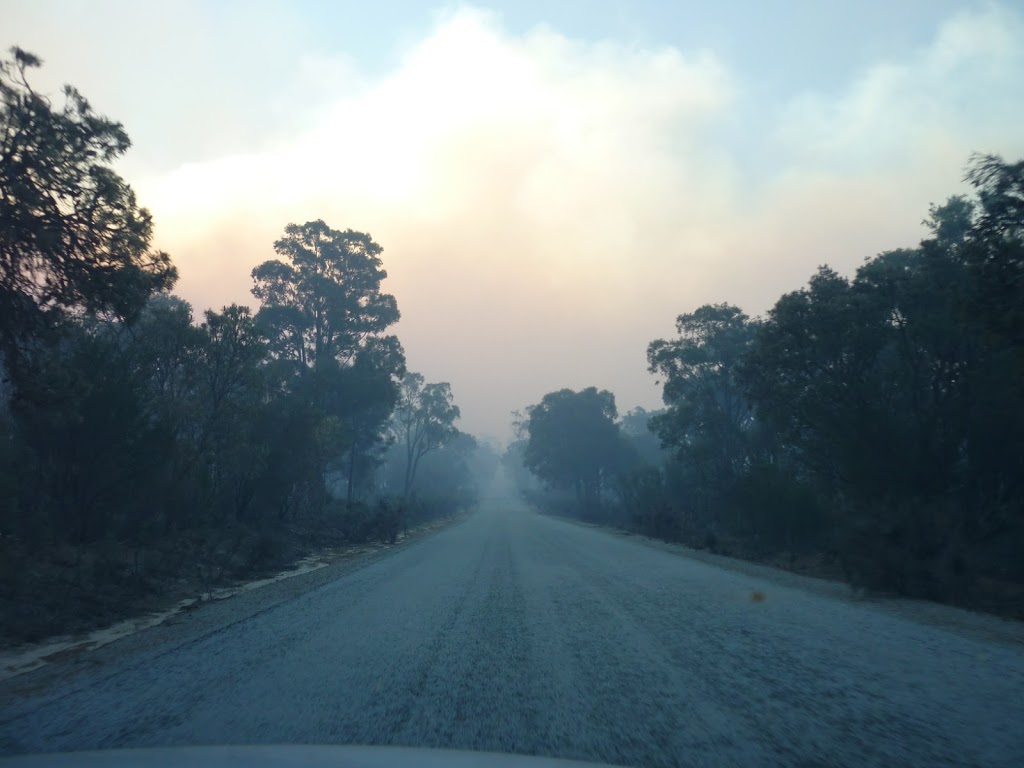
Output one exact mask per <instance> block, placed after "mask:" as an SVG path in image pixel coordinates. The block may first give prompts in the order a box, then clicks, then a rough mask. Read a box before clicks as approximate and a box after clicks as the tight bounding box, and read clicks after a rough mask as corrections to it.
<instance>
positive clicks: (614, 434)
mask: <svg viewBox="0 0 1024 768" xmlns="http://www.w3.org/2000/svg"><path fill="white" fill-rule="evenodd" d="M527 413H528V416H529V421H528V423H527V432H528V434H529V438H528V440H527V444H526V450H525V452H524V461H525V464H526V466H527V468H529V469H530V471H532V472H533V473H534V474H536V475H537V476H538V477H539V478H541V479H542V480H544V481H545V482H547V483H549V484H550V485H552V486H554V487H556V488H566V489H571V490H572V491H573V492H574V494H575V496H576V503H577V506H578V508H579V509H580V511H581V512H582V513H583V514H584V515H590V514H593V513H594V512H595V511H596V509H597V507H598V505H599V504H600V499H601V493H602V490H603V487H604V486H605V485H606V483H607V480H608V479H609V477H610V476H611V474H612V473H613V472H615V471H616V470H618V469H620V468H621V467H622V466H623V464H624V457H625V444H624V442H623V440H622V436H621V434H620V433H619V427H618V425H617V424H616V423H615V418H616V416H617V411H616V408H615V395H613V394H612V393H611V392H608V391H607V390H600V391H598V389H597V388H596V387H588V388H587V389H584V390H582V391H580V392H574V391H572V390H570V389H562V390H559V391H557V392H549V393H548V394H546V395H544V397H543V398H542V399H541V401H540V403H538V404H536V405H533V406H531V407H530V408H529V409H528V410H527Z"/></svg>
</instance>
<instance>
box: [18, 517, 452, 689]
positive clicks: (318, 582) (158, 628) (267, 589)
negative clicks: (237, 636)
mask: <svg viewBox="0 0 1024 768" xmlns="http://www.w3.org/2000/svg"><path fill="white" fill-rule="evenodd" d="M466 517H467V514H466V513H462V514H457V515H452V516H449V517H445V518H441V519H439V520H434V521H431V522H430V523H426V524H424V525H421V526H417V527H415V528H411V529H409V531H408V532H407V533H406V534H404V535H403V536H401V537H400V539H399V540H398V541H397V542H396V543H395V544H363V545H355V546H349V547H335V548H332V549H328V550H325V551H322V552H319V553H316V554H314V555H310V556H308V557H306V558H303V559H302V560H300V561H299V562H298V563H296V564H295V565H294V566H292V567H291V568H289V569H288V570H285V571H282V572H280V573H277V574H275V575H273V576H269V577H266V578H262V579H258V580H255V581H250V582H244V583H237V584H234V585H231V586H227V587H224V588H221V589H218V590H214V591H213V592H209V593H206V594H203V595H200V596H199V597H197V598H192V599H188V600H183V601H181V602H179V603H178V604H177V605H175V606H172V607H171V608H169V609H168V610H165V611H162V612H159V613H151V614H146V615H144V616H139V617H136V618H134V619H130V620H127V621H122V622H119V623H117V624H115V625H113V626H111V627H106V628H104V629H101V630H97V631H94V632H90V633H88V634H83V635H77V636H67V637H58V638H50V639H48V640H46V641H43V642H41V643H33V644H28V645H24V646H20V647H15V648H11V649H8V650H6V651H5V652H4V653H3V654H0V697H3V696H18V695H19V694H23V693H27V692H29V691H33V692H38V691H39V690H40V689H45V688H47V687H48V686H49V685H50V683H52V682H55V681H59V682H60V683H61V684H66V683H67V682H68V681H69V680H71V679H74V678H76V677H78V676H79V675H82V674H85V673H93V674H99V676H100V677H103V674H102V670H103V669H104V668H105V667H107V666H110V665H109V662H111V661H113V660H116V661H117V662H118V664H117V665H116V666H117V667H118V668H119V669H120V668H123V667H124V664H125V663H142V662H144V661H145V660H146V659H148V658H152V657H154V656H158V655H161V654H163V653H167V652H169V651H172V650H174V649H175V648H179V647H181V646H182V645H186V644H188V643H191V642H195V641H196V640H199V639H201V638H203V637H206V636H207V635H210V634H212V633H214V632H217V631H219V630H221V629H223V628H225V627H228V626H231V625H233V624H237V623H238V622H241V621H245V620H246V619H248V618H250V617H252V616H255V615H257V614H259V613H262V612H264V611H267V610H270V609H272V608H274V607H275V606H277V605H280V604H281V603H284V602H287V601H289V600H293V599H295V598H296V597H299V596H300V595H302V594H305V593H306V592H309V591H312V590H314V589H317V588H319V587H321V586H323V585H325V584H328V583H330V582H332V581H334V580H336V579H338V578H341V577H342V576H344V575H346V574H348V573H351V572H353V571H356V570H358V569H360V568H364V567H366V566H368V565H370V564H371V563H374V562H376V561H378V560H380V559H382V558H384V557H387V556H388V555H391V554H393V553H395V552H398V551H400V550H402V549H406V548H408V547H410V546H413V545H415V544H416V543H418V542H420V541H422V540H424V539H426V538H429V537H430V536H433V535H435V534H437V533H439V532H440V531H442V530H444V529H446V528H448V527H449V526H451V525H454V524H457V523H459V522H461V521H462V520H464V519H465V518H466ZM126 660H127V661H126Z"/></svg>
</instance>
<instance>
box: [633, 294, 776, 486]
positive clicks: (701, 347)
mask: <svg viewBox="0 0 1024 768" xmlns="http://www.w3.org/2000/svg"><path fill="white" fill-rule="evenodd" d="M755 328H756V325H755V324H754V323H751V322H750V320H749V319H748V318H747V316H746V315H745V314H744V313H743V312H742V311H740V310H739V309H738V308H737V307H734V306H731V305H729V304H715V305H711V304H708V305H705V306H703V307H700V308H699V309H697V310H696V311H694V312H693V313H690V314H684V315H680V316H679V317H678V318H677V320H676V330H677V331H678V332H679V337H678V338H676V339H671V340H661V339H659V340H657V341H652V342H651V344H650V345H649V346H648V348H647V362H648V369H649V370H650V371H651V373H657V374H659V375H660V376H662V377H663V380H664V389H663V394H662V397H663V399H664V401H665V405H666V406H668V408H667V410H666V411H665V412H664V413H662V414H659V415H657V416H655V417H654V418H653V419H652V420H651V428H652V429H653V431H654V432H655V433H656V434H657V435H658V436H659V437H660V438H661V441H662V444H663V445H664V446H665V447H667V448H672V449H674V450H675V452H676V455H677V458H679V459H681V460H683V461H684V462H688V463H692V464H693V465H694V466H696V467H697V468H698V469H699V472H700V474H701V475H702V478H703V481H704V483H705V484H706V485H709V486H713V487H715V488H717V489H720V488H723V487H725V486H726V485H727V484H729V483H730V482H731V481H732V480H733V479H734V478H735V477H736V475H737V474H738V472H739V471H740V470H741V468H742V466H743V465H744V463H745V462H746V460H747V458H748V457H747V452H746V446H745V440H746V435H745V432H746V429H747V427H748V426H749V424H750V422H751V419H752V415H751V410H750V405H749V403H748V402H747V400H746V398H745V397H744V396H743V392H742V388H741V387H740V384H739V382H738V381H737V372H738V370H739V366H740V362H741V361H742V359H743V355H744V354H745V353H746V351H747V349H749V347H750V344H751V342H752V340H753V337H754V330H755Z"/></svg>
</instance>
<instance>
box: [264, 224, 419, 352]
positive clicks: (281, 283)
mask: <svg viewBox="0 0 1024 768" xmlns="http://www.w3.org/2000/svg"><path fill="white" fill-rule="evenodd" d="M274 250H275V251H276V252H277V254H278V255H279V256H282V257H284V258H285V259H287V263H286V262H284V261H280V260H278V259H274V260H271V261H265V262H263V263H262V264H260V265H259V266H258V267H256V268H255V269H254V270H253V271H252V277H253V281H254V283H255V285H254V287H253V289H252V293H253V295H254V296H255V297H256V298H257V299H259V300H260V303H261V307H260V310H259V312H258V314H257V317H256V319H257V323H258V324H259V326H260V327H261V329H262V330H263V332H264V333H265V334H266V336H267V338H268V340H269V342H270V348H271V351H272V352H273V353H274V354H275V355H277V356H278V357H280V358H283V359H287V360H292V361H294V362H296V363H298V364H300V365H302V366H308V367H315V366H317V365H324V364H326V363H327V361H335V362H337V363H339V364H342V365H345V364H348V363H350V362H351V361H352V359H353V358H354V357H355V355H356V353H357V352H358V351H359V349H360V348H361V347H362V346H363V345H364V344H365V343H366V340H367V339H368V338H370V337H372V336H375V335H377V334H380V333H382V332H383V331H384V330H385V329H386V328H388V327H389V326H391V325H393V324H394V323H396V322H398V318H399V312H398V305H397V303H396V302H395V297H394V296H392V295H390V294H387V293H382V292H381V290H380V284H381V282H382V281H383V280H384V279H385V278H386V277H387V272H386V271H385V270H384V269H383V267H382V264H381V260H380V253H381V250H382V249H381V247H380V246H379V245H377V243H375V242H374V241H373V240H372V239H371V238H370V236H369V235H367V234H365V233H362V232H355V231H353V230H351V229H347V230H345V231H344V232H341V231H338V230H336V229H331V228H330V227H328V226H327V225H326V224H325V223H324V222H323V221H320V220H318V221H309V222H306V223H305V224H302V225H298V224H289V225H288V226H287V227H286V228H285V234H284V237H282V238H281V239H280V240H278V241H277V242H275V243H274Z"/></svg>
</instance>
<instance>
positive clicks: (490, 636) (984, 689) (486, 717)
mask: <svg viewBox="0 0 1024 768" xmlns="http://www.w3.org/2000/svg"><path fill="white" fill-rule="evenodd" d="M318 573H319V572H318ZM316 578H317V579H319V581H318V582H310V583H307V584H306V586H305V587H302V586H301V585H293V586H292V587H289V589H291V590H292V591H291V592H290V593H288V594H285V595H283V596H282V595H278V596H277V597H273V595H272V593H270V592H267V593H265V594H264V595H262V596H259V595H256V593H252V594H250V595H248V596H239V597H238V598H232V599H231V600H229V601H225V605H223V606H211V607H210V609H209V612H207V613H206V615H205V618H204V617H203V615H204V611H206V609H203V610H200V611H197V612H196V618H195V619H192V618H189V619H188V620H187V621H186V622H184V624H182V625H181V626H179V627H168V628H157V629H155V630H147V632H143V633H139V635H138V636H136V638H135V639H134V640H126V641H118V642H117V643H113V644H111V645H110V646H108V647H107V648H106V649H103V651H104V653H102V654H101V652H100V651H96V652H95V654H96V658H91V657H90V656H89V654H86V655H85V656H83V657H78V658H76V659H69V660H67V661H65V662H59V663H56V664H52V665H50V667H48V668H47V670H45V671H44V670H40V671H39V672H35V673H30V674H28V675H22V676H20V677H19V678H14V679H12V680H9V681H6V682H5V683H4V684H3V685H0V751H3V752H6V753H20V752H26V751H63V750H72V749H96V748H112V747H129V746H131V747H139V746H156V745H185V744H231V743H294V742H302V743H357V744H393V745H415V746H436V747H449V748H461V749H474V750H492V751H499V752H523V753H530V754H541V755H550V756H556V757H569V758H577V759H584V760H593V761H598V762H608V763H617V764H625V765H635V766H668V765H685V766H699V765H709V766H712V765H713V766H727V765H738V766H772V765H787V766H815V765H828V766H832V765H849V766H875V765H877V766H901V765H908V766H929V767H931V766H941V765H978V766H1021V765H1024V645H1022V644H1021V643H1020V637H1021V634H1020V632H1019V631H1018V625H1011V624H1009V623H1006V622H1002V623H1001V622H998V620H995V619H990V618H987V617H976V623H977V630H978V631H969V629H970V625H971V622H972V621H974V620H975V617H968V619H967V621H966V623H967V625H968V630H965V629H963V628H962V627H960V626H958V624H963V623H964V620H963V617H964V616H968V615H966V614H961V613H960V612H953V611H951V610H950V609H941V610H942V611H948V612H949V613H948V615H949V616H950V617H951V621H950V622H949V626H939V624H941V622H936V621H934V620H932V621H922V620H918V619H916V618H914V617H912V616H910V617H908V616H904V615H901V614H900V611H898V610H893V609H892V607H891V606H889V607H882V606H880V605H878V604H876V603H873V602H871V601H865V602H856V601H852V600H849V599H845V598H841V597H837V596H835V595H831V594H828V593H827V590H826V591H822V590H821V589H814V588H812V587H813V585H812V584H811V582H810V580H807V584H808V585H809V586H807V587H805V586H803V585H801V583H799V580H795V581H794V579H793V578H791V577H790V578H778V579H774V578H772V576H771V573H770V572H769V571H767V569H763V572H761V573H758V574H752V573H751V572H750V571H749V570H748V571H746V572H744V571H743V569H731V568H728V567H722V566H720V565H717V564H714V563H709V562H702V561H700V560H698V559H695V558H690V557H686V556H683V555H682V554H680V553H679V552H674V551H669V550H668V549H667V548H665V547H659V546H650V545H647V544H645V543H643V542H641V541H637V540H635V539H632V538H628V537H623V536H619V535H613V534H610V533H607V532H605V531H601V530H598V529H594V528H588V527H585V526H580V525H575V524H572V523H569V522H565V521H561V520H557V519H552V518H548V517H544V516H541V515H538V514H535V513H533V512H530V511H528V510H526V509H524V508H522V507H521V506H520V505H517V504H515V503H514V502H511V501H492V502H491V503H488V504H487V505H485V506H484V508H483V509H482V510H481V511H480V512H477V513H476V514H474V515H472V516H470V517H468V518H467V519H465V520H463V521H462V522H459V523H458V524H456V525H453V526H452V527H450V528H447V529H445V530H443V531H442V532H440V533H438V534H436V535H434V536H432V537H430V538H428V539H425V540H423V541H420V542H418V543H414V544H411V545H410V546H407V547H404V548H400V549H397V550H396V551H394V552H392V553H390V554H388V555H387V556H380V557H371V558H368V559H367V560H366V561H365V562H364V563H362V564H361V565H360V567H355V566H350V567H348V568H347V569H346V570H345V571H343V572H339V573H334V574H326V575H325V574H323V573H320V575H318V576H316ZM755 591H756V592H759V593H761V594H762V595H763V597H764V599H763V600H762V599H758V598H754V599H752V595H753V593H754V592H755ZM257 592H264V590H258V591H257ZM268 595H270V596H268ZM260 601H262V602H260ZM228 604H230V605H228ZM218 612H219V613H218ZM954 619H955V620H954ZM986 630H992V631H990V632H988V634H987V636H986ZM1004 630H1005V631H1004ZM161 633H163V634H161Z"/></svg>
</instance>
